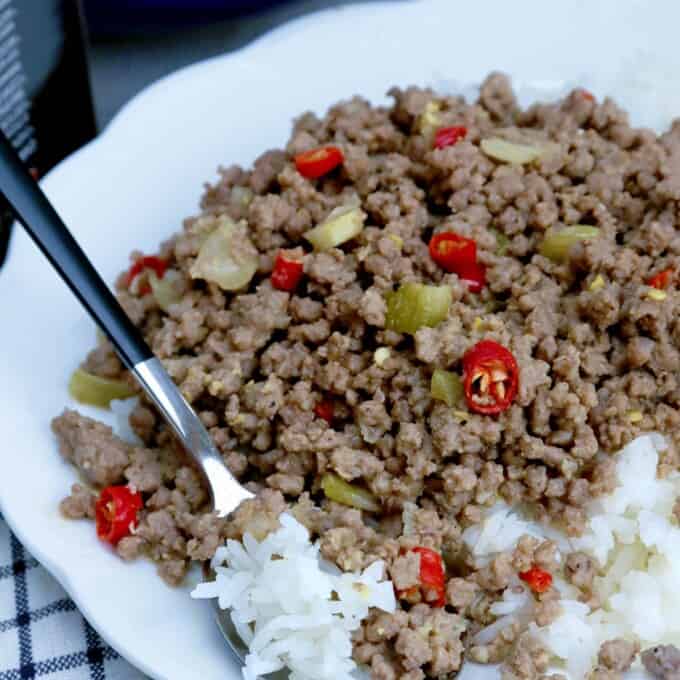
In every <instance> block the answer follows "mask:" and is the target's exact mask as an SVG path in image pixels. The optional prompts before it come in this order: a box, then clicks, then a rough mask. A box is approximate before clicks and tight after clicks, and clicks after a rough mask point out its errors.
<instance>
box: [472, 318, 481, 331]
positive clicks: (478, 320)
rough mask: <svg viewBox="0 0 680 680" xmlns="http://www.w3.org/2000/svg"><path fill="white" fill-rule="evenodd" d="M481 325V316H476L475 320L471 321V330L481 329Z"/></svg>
mask: <svg viewBox="0 0 680 680" xmlns="http://www.w3.org/2000/svg"><path fill="white" fill-rule="evenodd" d="M482 325H483V322H482V318H481V317H480V316H476V317H475V320H474V321H473V322H472V330H473V331H478V330H481V328H482Z"/></svg>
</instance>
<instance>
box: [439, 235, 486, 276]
mask: <svg viewBox="0 0 680 680" xmlns="http://www.w3.org/2000/svg"><path fill="white" fill-rule="evenodd" d="M429 248H430V256H431V257H432V259H433V260H434V261H435V262H436V263H437V264H438V265H439V266H440V267H441V268H442V269H443V270H444V271H447V272H449V274H451V273H456V274H458V273H459V272H460V271H463V270H465V271H467V270H468V269H470V268H471V267H472V266H473V265H474V264H475V263H476V262H477V242H476V241H475V240H474V239H471V238H465V236H460V235H459V234H456V233H454V232H452V231H443V232H441V233H440V234H435V235H434V236H433V237H432V239H430V246H429Z"/></svg>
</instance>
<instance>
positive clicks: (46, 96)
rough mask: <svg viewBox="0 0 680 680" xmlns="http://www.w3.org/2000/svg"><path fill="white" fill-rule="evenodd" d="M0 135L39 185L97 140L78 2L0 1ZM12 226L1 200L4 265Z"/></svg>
mask: <svg viewBox="0 0 680 680" xmlns="http://www.w3.org/2000/svg"><path fill="white" fill-rule="evenodd" d="M0 128H2V130H3V132H4V133H5V134H6V135H7V136H8V137H9V138H10V140H11V141H12V144H13V145H14V148H15V149H16V150H17V151H18V152H19V155H20V156H21V158H22V160H23V161H24V162H25V163H26V164H27V165H28V167H29V168H30V169H31V171H32V172H33V174H34V175H35V176H36V178H38V177H40V176H42V175H43V174H44V173H45V172H47V171H48V170H49V169H50V168H51V167H53V166H54V165H55V164H56V163H58V162H59V161H60V160H62V159H63V158H64V157H65V156H67V155H68V154H70V153H71V152H72V151H75V150H76V149H77V148H78V147H80V146H82V145H83V144H85V143H86V142H88V141H89V140H90V139H92V138H93V137H94V135H95V134H96V122H95V115H94V108H93V105H92V91H91V88H90V80H89V73H88V67H87V55H86V40H85V30H84V25H83V21H82V14H81V11H80V3H79V2H78V0H0ZM11 224H12V217H11V214H10V213H9V210H8V209H7V206H6V204H5V202H4V199H2V198H1V197H0V265H2V263H3V261H4V259H5V255H6V253H7V247H8V244H9V237H10V227H11Z"/></svg>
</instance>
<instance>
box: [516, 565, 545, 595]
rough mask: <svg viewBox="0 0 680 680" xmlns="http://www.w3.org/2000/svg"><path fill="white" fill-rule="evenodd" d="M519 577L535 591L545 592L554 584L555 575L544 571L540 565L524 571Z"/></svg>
mask: <svg viewBox="0 0 680 680" xmlns="http://www.w3.org/2000/svg"><path fill="white" fill-rule="evenodd" d="M519 577H520V578H521V579H522V581H524V582H525V583H526V584H527V585H528V586H529V588H531V590H533V591H534V592H535V593H544V592H545V591H546V590H549V589H550V586H552V582H553V577H552V574H550V573H549V572H547V571H543V569H540V568H539V567H531V569H529V571H523V572H521V573H520V574H519Z"/></svg>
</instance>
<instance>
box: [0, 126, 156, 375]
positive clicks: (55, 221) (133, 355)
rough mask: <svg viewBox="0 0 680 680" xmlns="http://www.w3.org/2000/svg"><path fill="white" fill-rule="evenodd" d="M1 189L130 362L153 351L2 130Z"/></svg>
mask: <svg viewBox="0 0 680 680" xmlns="http://www.w3.org/2000/svg"><path fill="white" fill-rule="evenodd" d="M0 192H1V193H2V194H3V195H4V197H5V198H6V199H7V202H8V203H9V204H10V206H11V207H12V210H13V212H14V214H15V216H16V218H17V220H18V221H19V222H21V224H22V225H23V226H24V228H25V229H26V231H27V232H28V233H29V234H30V236H31V238H32V239H33V240H34V241H35V243H36V244H37V245H38V247H39V248H40V250H42V252H43V254H44V255H45V257H47V259H48V260H49V261H50V262H51V263H52V266H53V267H54V268H55V269H56V270H57V272H58V273H59V276H61V278H62V279H63V280H64V282H65V283H66V284H67V285H68V287H69V288H70V289H71V291H72V292H73V294H74V295H75V296H76V297H77V298H78V299H79V300H80V302H81V303H82V304H83V305H84V306H85V309H87V311H88V312H89V314H90V316H91V317H92V318H93V319H94V320H95V321H96V322H97V324H98V325H99V327H100V328H101V329H102V331H104V333H105V334H106V335H107V336H108V337H109V339H110V340H111V342H112V343H113V345H114V346H115V348H116V350H117V351H118V354H119V356H120V357H121V359H122V360H123V361H124V362H125V364H126V365H127V367H128V368H132V367H133V366H134V365H135V364H138V363H140V362H142V361H146V360H147V359H150V358H151V357H152V356H153V354H152V352H151V350H150V349H149V346H148V345H147V344H146V342H145V341H144V339H143V338H142V336H141V334H140V333H139V331H138V330H137V328H136V327H135V325H134V324H133V323H132V321H130V319H129V318H128V316H127V314H126V313H125V312H124V311H123V309H122V307H121V306H120V304H119V303H118V301H117V300H116V298H115V297H114V295H113V294H112V293H111V291H110V290H109V288H108V286H107V285H106V284H105V283H104V281H103V280H102V278H101V276H99V274H98V273H97V270H96V269H95V268H94V267H93V266H92V263H91V262H90V261H89V259H88V258H87V256H86V255H85V253H84V252H83V250H82V249H81V247H80V246H79V245H78V243H77V242H76V240H75V239H74V238H73V236H72V234H71V232H70V231H69V230H68V229H67V228H66V225H65V224H64V223H63V221H62V220H61V218H60V217H59V215H57V212H56V210H55V209H54V208H53V207H52V204H51V203H50V202H49V201H48V200H47V197H46V196H45V194H44V193H43V192H42V190H41V189H40V187H39V186H38V184H37V182H36V181H35V180H34V179H33V177H31V175H30V173H29V172H28V170H27V169H26V168H25V167H24V165H23V163H22V162H21V160H20V159H19V157H18V156H17V154H16V153H15V151H14V149H13V147H12V145H11V144H10V142H9V141H8V140H7V138H6V137H5V135H4V134H2V133H0Z"/></svg>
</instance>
